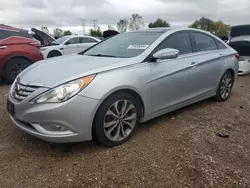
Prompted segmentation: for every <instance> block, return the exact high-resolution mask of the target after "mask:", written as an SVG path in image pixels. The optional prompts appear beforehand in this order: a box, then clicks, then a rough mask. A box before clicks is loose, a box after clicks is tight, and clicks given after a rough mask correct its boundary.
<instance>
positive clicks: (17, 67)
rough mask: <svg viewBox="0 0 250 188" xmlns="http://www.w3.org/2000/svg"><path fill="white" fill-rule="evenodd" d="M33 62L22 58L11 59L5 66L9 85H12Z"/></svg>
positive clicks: (5, 76)
mask: <svg viewBox="0 0 250 188" xmlns="http://www.w3.org/2000/svg"><path fill="white" fill-rule="evenodd" d="M31 63H32V62H31V61H30V60H28V59H25V58H22V57H15V58H12V59H10V60H9V61H8V62H7V64H6V66H5V73H4V78H5V80H6V81H7V82H8V83H12V82H13V81H14V80H15V78H16V77H17V75H18V74H20V73H21V72H22V71H23V70H24V69H26V68H27V67H28V66H30V65H31Z"/></svg>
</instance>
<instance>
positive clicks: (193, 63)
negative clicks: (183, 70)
mask: <svg viewBox="0 0 250 188" xmlns="http://www.w3.org/2000/svg"><path fill="white" fill-rule="evenodd" d="M197 64H198V63H197V62H192V63H191V64H190V67H194V66H196V65H197Z"/></svg>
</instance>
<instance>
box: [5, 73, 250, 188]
mask: <svg viewBox="0 0 250 188" xmlns="http://www.w3.org/2000/svg"><path fill="white" fill-rule="evenodd" d="M8 88H9V87H8V86H5V85H0V104H1V105H0V187H1V188H5V187H6V188H14V187H18V188H29V187H32V188H33V187H43V188H45V187H53V188H54V187H66V188H77V187H84V188H87V187H119V188H120V187H142V188H146V187H187V188H188V187H218V188H223V187H227V188H234V187H240V188H241V187H242V188H243V187H250V115H249V114H250V76H244V77H239V78H238V79H237V81H236V84H235V87H234V90H233V93H232V96H231V98H230V99H229V100H228V101H227V102H224V103H217V102H214V101H213V100H206V101H203V102H200V103H198V104H195V105H192V106H190V107H187V108H184V109H181V110H178V111H177V112H174V113H171V114H168V115H165V116H162V117H160V118H157V119H155V120H152V121H150V122H148V123H144V124H141V125H140V126H139V127H138V129H137V131H136V134H135V136H134V137H133V139H132V140H131V141H129V142H128V143H126V144H124V145H121V146H118V147H115V148H104V147H102V146H100V145H97V144H96V143H94V142H87V143H78V144H70V145H68V144H50V143H45V142H43V141H41V140H39V139H36V138H34V137H32V136H29V135H27V134H26V133H24V132H22V131H20V130H19V129H18V128H16V127H15V126H14V124H13V123H12V122H11V121H10V118H9V116H8V114H7V112H6V110H5V108H6V107H5V106H6V93H7V92H8ZM218 132H219V133H223V134H226V135H228V136H229V137H228V138H222V137H219V136H218V135H217V134H216V133H218Z"/></svg>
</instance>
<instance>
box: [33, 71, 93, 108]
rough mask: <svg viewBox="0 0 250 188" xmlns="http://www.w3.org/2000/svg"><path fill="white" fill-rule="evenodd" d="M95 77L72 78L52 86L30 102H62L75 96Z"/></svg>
mask: <svg viewBox="0 0 250 188" xmlns="http://www.w3.org/2000/svg"><path fill="white" fill-rule="evenodd" d="M94 78H95V75H90V76H87V77H84V78H81V79H78V80H74V81H71V82H68V83H65V84H63V85H60V86H58V87H56V88H53V89H51V90H49V91H47V92H45V93H43V94H41V95H39V96H38V97H36V98H35V99H34V100H32V101H31V102H35V103H59V102H64V101H67V100H69V99H70V98H72V97H73V96H75V95H76V94H77V93H79V92H80V91H81V90H82V89H84V88H85V87H87V86H88V85H89V84H90V82H91V81H92V80H93V79H94Z"/></svg>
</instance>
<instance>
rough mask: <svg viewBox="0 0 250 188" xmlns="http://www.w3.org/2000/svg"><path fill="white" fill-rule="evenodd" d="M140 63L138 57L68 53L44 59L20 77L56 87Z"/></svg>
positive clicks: (34, 82)
mask: <svg viewBox="0 0 250 188" xmlns="http://www.w3.org/2000/svg"><path fill="white" fill-rule="evenodd" d="M135 63H138V60H137V59H136V58H109V57H94V56H85V55H78V54H73V55H66V56H60V57H55V58H51V59H48V60H42V61H39V62H37V63H34V64H33V65H31V66H30V67H28V68H27V69H25V70H24V71H23V72H22V73H21V74H20V75H19V76H18V77H19V78H20V80H21V82H24V83H27V84H28V83H29V84H30V85H41V86H44V87H49V88H51V87H55V86H57V85H60V84H62V83H65V82H68V81H71V80H74V79H77V78H81V77H84V76H87V75H91V74H96V73H100V72H104V71H108V70H112V69H117V68H121V67H124V66H129V65H133V64H135Z"/></svg>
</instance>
